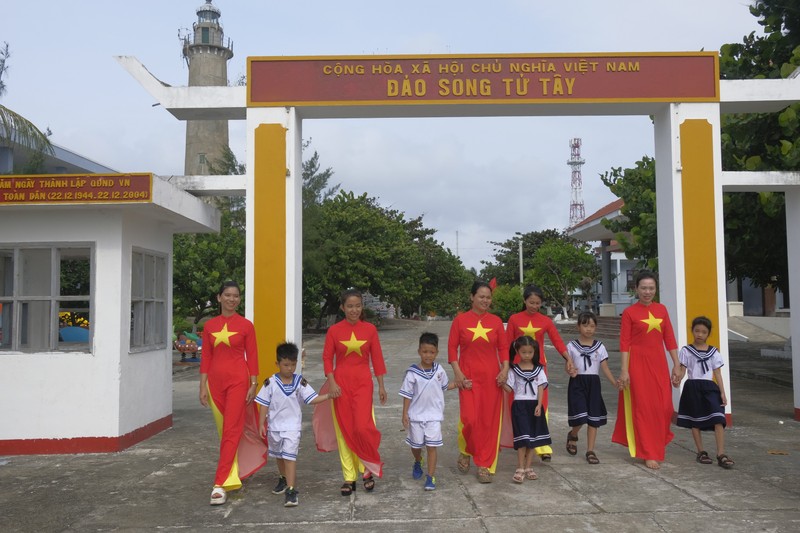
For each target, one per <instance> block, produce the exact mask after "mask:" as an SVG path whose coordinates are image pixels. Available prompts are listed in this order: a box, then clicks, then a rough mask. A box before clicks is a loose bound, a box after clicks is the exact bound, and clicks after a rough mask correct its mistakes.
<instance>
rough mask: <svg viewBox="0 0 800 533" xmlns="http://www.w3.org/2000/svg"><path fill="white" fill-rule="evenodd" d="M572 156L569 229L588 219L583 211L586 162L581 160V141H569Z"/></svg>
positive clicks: (569, 163) (570, 165)
mask: <svg viewBox="0 0 800 533" xmlns="http://www.w3.org/2000/svg"><path fill="white" fill-rule="evenodd" d="M569 149H570V156H569V160H568V161H567V164H568V165H569V167H570V168H571V169H572V196H571V199H570V203H569V227H570V228H573V227H575V226H576V225H577V224H578V222H580V221H581V220H583V219H584V218H586V213H585V211H584V209H583V178H582V177H581V167H582V166H583V164H584V163H585V162H586V161H585V160H584V159H583V158H581V140H580V139H577V138H576V139H570V140H569Z"/></svg>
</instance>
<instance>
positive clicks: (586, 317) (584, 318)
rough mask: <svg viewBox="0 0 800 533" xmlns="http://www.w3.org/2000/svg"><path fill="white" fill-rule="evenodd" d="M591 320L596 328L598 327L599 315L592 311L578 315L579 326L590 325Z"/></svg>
mask: <svg viewBox="0 0 800 533" xmlns="http://www.w3.org/2000/svg"><path fill="white" fill-rule="evenodd" d="M590 320H591V321H592V322H594V325H595V326H596V325H597V315H595V314H594V313H593V312H592V311H583V312H581V314H579V315H578V324H588V323H589V321H590Z"/></svg>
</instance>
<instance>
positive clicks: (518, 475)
mask: <svg viewBox="0 0 800 533" xmlns="http://www.w3.org/2000/svg"><path fill="white" fill-rule="evenodd" d="M511 479H513V480H514V483H522V482H523V481H525V469H524V468H517V469H516V470H515V471H514V477H512V478H511Z"/></svg>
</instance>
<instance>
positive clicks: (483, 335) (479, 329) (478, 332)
mask: <svg viewBox="0 0 800 533" xmlns="http://www.w3.org/2000/svg"><path fill="white" fill-rule="evenodd" d="M467 329H468V330H470V331H471V332H472V342H475V341H476V340H477V339H483V340H485V341H486V342H489V335H488V333H489V332H490V331H492V328H485V327H483V324H481V321H480V320H478V325H477V326H476V327H474V328H467Z"/></svg>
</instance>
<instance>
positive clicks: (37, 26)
mask: <svg viewBox="0 0 800 533" xmlns="http://www.w3.org/2000/svg"><path fill="white" fill-rule="evenodd" d="M213 3H214V5H215V6H217V7H218V8H219V9H220V10H221V11H222V18H221V21H222V24H223V27H224V31H225V36H226V37H227V38H230V39H231V40H232V41H233V50H234V57H233V58H232V59H231V60H230V62H229V63H228V77H229V80H230V81H231V83H235V80H236V79H237V78H239V77H240V76H242V75H244V74H245V73H246V58H247V57H248V56H272V55H285V56H295V55H297V56H300V55H330V56H339V55H385V54H472V53H480V54H510V53H531V54H536V53H589V52H664V51H678V52H682V51H699V50H706V51H718V50H719V48H720V46H721V45H723V44H725V43H734V42H741V41H742V38H743V37H744V36H745V35H747V34H749V33H750V32H753V31H755V32H756V33H757V34H758V33H761V32H760V29H761V27H760V26H759V25H758V22H757V19H756V18H755V17H753V16H752V15H751V14H750V12H749V10H748V5H749V2H748V1H746V0H702V1H697V0H653V1H647V2H643V1H641V0H606V1H603V2H598V1H596V0H562V1H560V2H541V1H534V0H495V1H494V2H485V1H475V0H460V1H450V0H441V1H431V0H423V1H419V0H407V1H405V2H392V3H390V2H379V1H375V0H357V1H356V0H340V1H338V2H331V1H330V0H314V1H302V0H294V1H291V2H286V1H282V2H278V1H273V0H261V1H255V0H252V1H243V0H239V1H232V0H214V2H213ZM201 4H203V1H202V0H137V1H136V2H119V1H110V0H84V1H81V2H56V1H49V0H48V1H44V0H26V1H25V2H22V1H8V2H4V5H3V6H2V7H0V44H2V43H3V42H8V43H9V46H10V52H11V57H10V58H9V60H8V62H7V64H8V66H9V70H8V72H7V77H6V78H5V82H6V85H7V93H6V94H5V96H3V98H2V100H0V103H1V104H3V105H5V106H6V107H8V108H10V109H13V110H14V111H16V112H18V113H20V114H22V115H23V116H25V117H26V118H28V119H29V120H31V121H32V122H33V123H34V124H36V125H37V126H38V127H39V128H40V129H44V128H50V130H51V131H52V132H53V136H52V137H51V139H52V140H53V142H55V143H56V144H58V145H60V146H63V147H65V148H68V149H70V150H72V151H75V152H77V153H79V154H81V155H82V156H84V157H87V158H88V159H92V160H94V161H97V162H98V163H101V164H103V165H106V166H108V167H111V168H113V169H115V170H117V171H119V172H153V173H154V174H157V175H180V174H183V164H184V145H185V124H184V123H182V122H180V121H178V120H177V119H175V118H174V117H173V116H172V115H171V114H169V113H168V112H167V111H166V110H164V109H163V108H162V107H160V106H158V107H154V106H153V104H154V101H153V99H152V97H151V96H150V95H149V94H148V93H147V92H146V91H145V90H144V88H142V87H141V86H140V85H139V84H138V83H137V82H136V81H135V80H134V79H133V78H132V77H131V76H130V75H129V74H128V73H127V72H126V71H125V70H124V69H123V68H122V67H121V66H120V65H118V64H117V62H116V61H115V60H114V56H118V55H131V56H135V57H137V58H138V59H139V60H140V61H141V62H142V63H143V64H144V65H145V67H147V68H148V70H150V72H152V73H153V74H154V75H155V76H156V77H158V78H159V79H161V80H162V81H164V82H166V83H169V84H170V85H173V86H181V85H187V80H188V69H187V67H186V64H185V62H184V60H183V58H182V56H181V43H180V41H179V39H178V35H179V33H180V32H183V33H185V32H186V31H187V30H188V29H189V28H191V26H192V23H193V22H195V21H196V8H197V7H199V6H200V5H201ZM303 137H304V138H305V139H306V140H310V141H311V144H310V150H312V151H313V150H316V151H317V152H318V153H319V155H320V164H321V166H322V167H323V168H327V167H331V168H332V169H333V171H334V175H333V178H332V180H331V184H341V187H342V189H345V190H351V191H353V192H355V193H356V194H361V193H364V192H366V193H368V195H369V196H372V197H376V198H378V200H379V202H380V204H381V205H383V206H385V207H391V208H393V209H397V210H400V211H403V212H405V213H406V215H407V217H408V218H412V217H416V216H420V215H422V216H423V217H424V218H423V221H424V224H425V225H426V227H429V228H433V229H436V230H437V233H436V235H435V238H436V239H437V240H439V241H441V242H443V243H444V244H445V246H447V247H448V248H450V249H451V250H452V251H453V253H457V254H458V255H459V257H461V259H462V261H463V262H464V264H465V265H466V266H467V267H474V268H476V270H478V271H480V269H481V266H482V265H481V261H491V260H492V259H493V255H494V251H495V247H494V246H493V245H492V244H490V243H491V242H503V241H506V240H507V239H510V238H512V237H513V236H514V234H515V233H516V232H522V233H525V232H529V231H541V230H545V229H553V228H555V229H559V230H562V229H564V228H566V227H567V226H568V223H569V211H570V198H571V190H570V184H571V169H570V167H569V166H568V165H567V160H568V159H569V156H570V148H569V141H570V139H571V138H581V139H582V147H581V156H582V157H583V158H584V159H585V160H586V163H585V164H584V165H583V167H582V178H583V189H582V199H583V202H584V206H585V207H584V209H585V213H586V215H587V216H588V215H589V214H591V213H593V212H595V211H596V210H597V209H599V208H601V207H602V206H604V205H606V204H607V203H609V202H611V201H613V200H614V199H615V197H614V196H613V194H611V192H610V191H609V190H608V189H607V188H606V187H605V186H604V185H603V184H602V182H601V180H600V179H599V176H600V175H601V174H603V173H604V172H607V171H609V170H610V169H611V168H613V167H623V168H624V167H629V166H633V164H634V163H635V162H636V161H637V160H639V159H640V158H641V157H642V156H643V155H651V156H652V155H653V152H654V147H653V128H652V124H651V122H650V119H649V118H648V117H635V116H634V117H498V118H491V117H489V118H437V119H416V118H396V119H339V120H307V121H304V123H303ZM230 145H231V148H232V149H233V151H234V153H235V154H236V155H237V157H238V158H239V159H240V161H245V160H246V146H245V123H244V121H234V122H231V123H230ZM308 156H310V153H307V154H306V157H304V159H306V158H307V157H308Z"/></svg>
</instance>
